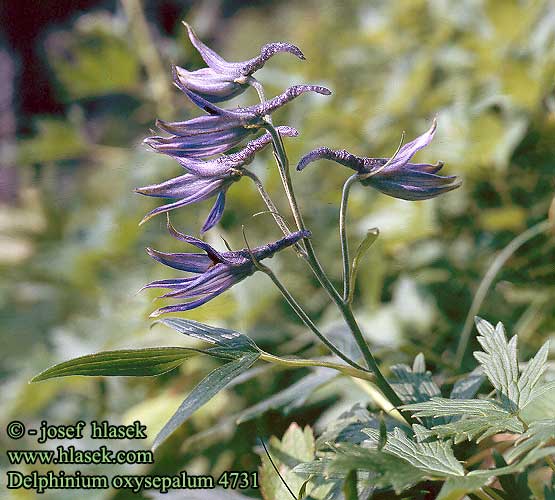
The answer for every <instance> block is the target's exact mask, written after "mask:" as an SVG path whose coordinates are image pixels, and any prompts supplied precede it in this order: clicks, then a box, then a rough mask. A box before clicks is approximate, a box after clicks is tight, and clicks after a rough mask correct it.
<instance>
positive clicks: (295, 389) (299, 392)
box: [235, 368, 337, 424]
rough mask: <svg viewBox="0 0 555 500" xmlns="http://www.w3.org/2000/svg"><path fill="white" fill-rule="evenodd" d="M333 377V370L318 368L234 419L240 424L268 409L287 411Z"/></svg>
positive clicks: (304, 400) (303, 401)
mask: <svg viewBox="0 0 555 500" xmlns="http://www.w3.org/2000/svg"><path fill="white" fill-rule="evenodd" d="M335 377H337V372H336V371H335V370H330V369H327V368H321V369H318V370H316V371H315V372H314V373H311V374H310V375H307V376H306V377H303V378H302V379H300V380H298V381H297V382H295V383H294V384H292V385H291V386H289V387H287V388H285V389H283V390H282V391H280V392H277V393H276V394H274V395H273V396H270V397H269V398H267V399H264V400H263V401H260V402H259V403H257V404H255V405H253V406H251V407H250V408H247V409H246V410H243V411H242V412H241V413H239V414H238V415H236V417H235V421H236V423H238V424H240V423H242V422H246V421H247V420H252V419H253V418H256V417H258V416H260V415H262V414H264V413H266V412H267V411H268V410H272V409H278V408H284V407H285V413H287V412H288V411H291V410H292V409H294V408H298V407H299V406H301V405H303V404H304V403H305V402H306V400H307V399H308V398H309V397H310V396H311V395H312V393H313V392H314V391H316V390H317V389H318V388H320V387H322V386H323V385H325V384H327V383H328V382H329V381H330V380H332V379H333V378H335Z"/></svg>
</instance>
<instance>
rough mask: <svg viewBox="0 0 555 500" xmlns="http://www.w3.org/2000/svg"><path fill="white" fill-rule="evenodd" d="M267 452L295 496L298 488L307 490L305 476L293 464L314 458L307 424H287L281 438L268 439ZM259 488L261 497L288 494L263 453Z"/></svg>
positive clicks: (311, 437) (288, 495)
mask: <svg viewBox="0 0 555 500" xmlns="http://www.w3.org/2000/svg"><path fill="white" fill-rule="evenodd" d="M269 445H270V446H269V453H270V455H271V457H272V460H273V461H274V464H275V465H276V466H277V468H278V470H279V471H280V474H281V475H282V477H283V479H284V480H285V482H286V483H287V485H288V486H289V487H290V488H291V490H292V491H293V493H295V495H296V496H298V493H299V491H300V490H301V488H303V487H304V488H305V491H306V492H307V493H308V494H310V490H311V487H310V485H305V479H304V477H303V476H301V475H300V474H297V473H296V472H294V470H293V469H294V467H295V466H296V465H298V464H299V463H301V462H310V461H312V460H314V436H313V434H312V430H311V429H310V427H308V426H307V427H305V428H304V429H301V428H300V427H299V426H298V425H297V424H295V423H293V424H291V425H290V426H289V428H288V429H287V431H286V432H285V434H284V435H283V438H282V439H281V441H280V440H279V439H277V438H276V437H275V436H274V437H272V438H270V440H269ZM260 489H261V492H262V494H263V496H264V498H268V499H273V498H276V499H277V498H284V499H285V498H290V497H291V495H290V493H289V492H288V491H287V488H286V487H285V485H284V484H283V482H282V480H281V479H280V477H279V476H278V475H277V473H276V471H275V470H274V468H273V466H272V464H271V463H270V461H269V459H268V457H266V455H262V467H261V470H260Z"/></svg>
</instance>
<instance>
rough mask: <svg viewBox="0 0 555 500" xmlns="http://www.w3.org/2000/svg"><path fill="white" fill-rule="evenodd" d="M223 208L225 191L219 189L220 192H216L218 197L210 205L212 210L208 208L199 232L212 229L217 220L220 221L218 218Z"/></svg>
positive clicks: (202, 232) (220, 216)
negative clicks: (208, 211) (212, 204)
mask: <svg viewBox="0 0 555 500" xmlns="http://www.w3.org/2000/svg"><path fill="white" fill-rule="evenodd" d="M224 208H225V191H220V193H219V194H218V198H217V199H216V203H215V204H214V206H213V207H212V210H210V213H209V214H208V218H207V219H206V221H205V222H204V224H203V226H202V228H201V230H200V234H204V233H205V232H206V231H208V230H210V229H212V228H213V227H214V226H215V225H216V224H217V223H218V222H220V219H221V218H222V215H223V213H224Z"/></svg>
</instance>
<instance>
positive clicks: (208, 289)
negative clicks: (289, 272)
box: [143, 221, 310, 317]
mask: <svg viewBox="0 0 555 500" xmlns="http://www.w3.org/2000/svg"><path fill="white" fill-rule="evenodd" d="M168 230H169V232H170V234H171V235H172V236H173V237H175V238H177V239H178V240H181V241H183V242H185V243H189V244H191V245H193V246H196V247H197V248H200V249H201V250H204V252H205V253H204V254H202V253H163V252H158V251H157V250H153V249H151V248H147V252H148V254H149V255H150V256H151V257H152V258H153V259H155V260H157V261H158V262H161V263H162V264H164V265H166V266H169V267H172V268H174V269H178V270H180V271H186V272H189V273H194V274H197V275H198V276H194V277H191V278H176V279H167V280H158V281H153V282H152V283H149V284H148V285H145V286H144V287H143V289H145V288H165V289H168V290H171V291H170V292H168V293H166V294H165V295H162V297H160V298H173V299H192V300H190V301H189V302H185V303H181V304H176V305H172V306H166V307H161V308H160V309H157V310H156V311H154V312H153V313H152V314H151V315H150V316H151V317H156V316H160V315H161V314H165V313H174V312H179V311H188V310H190V309H195V308H196V307H199V306H201V305H202V304H205V303H206V302H208V301H209V300H212V299H213V298H214V297H217V296H218V295H220V294H222V293H223V292H225V291H226V290H228V289H229V288H231V287H232V286H233V285H235V284H237V283H239V282H240V281H242V280H244V279H245V278H246V277H248V276H250V275H251V274H253V273H254V272H255V271H256V270H257V268H256V264H255V262H254V261H253V259H252V257H251V253H252V255H254V257H255V259H256V260H257V261H260V260H262V259H266V258H269V257H272V256H273V255H274V254H275V253H276V252H278V251H280V250H283V249H284V248H287V247H289V246H291V245H294V244H295V243H297V242H298V241H299V240H301V239H302V238H309V237H310V232H309V231H297V232H295V233H291V234H290V235H288V236H285V237H283V238H281V239H280V240H277V241H275V242H273V243H268V244H267V245H262V246H259V247H256V248H253V249H252V250H251V252H249V251H248V249H243V250H237V251H234V252H218V251H217V250H215V249H214V248H213V247H212V246H210V245H209V244H208V243H205V242H204V241H202V240H199V239H197V238H194V237H192V236H187V235H185V234H182V233H180V232H179V231H176V230H175V229H174V228H173V227H172V226H171V224H170V223H169V221H168Z"/></svg>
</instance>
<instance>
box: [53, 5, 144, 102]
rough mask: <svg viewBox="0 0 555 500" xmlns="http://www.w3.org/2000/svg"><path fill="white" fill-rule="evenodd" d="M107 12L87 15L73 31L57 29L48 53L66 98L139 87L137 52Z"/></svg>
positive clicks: (90, 95)
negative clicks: (113, 24)
mask: <svg viewBox="0 0 555 500" xmlns="http://www.w3.org/2000/svg"><path fill="white" fill-rule="evenodd" d="M114 22H115V20H114V19H110V18H109V17H108V16H106V15H98V16H89V17H88V18H87V19H86V22H82V23H80V24H78V25H77V30H76V31H75V32H65V33H64V32H60V33H57V34H56V35H55V37H53V38H52V39H51V40H50V43H49V44H47V54H48V58H49V60H50V63H51V64H52V68H53V69H54V72H55V75H56V78H57V79H58V81H59V82H60V84H61V85H62V87H63V90H64V93H65V94H66V95H67V99H69V100H71V99H80V98H84V97H93V96H101V95H105V94H111V93H114V92H122V93H124V92H133V91H134V90H137V89H138V88H139V86H138V82H139V70H140V66H139V61H138V58H137V53H136V51H135V50H134V48H133V47H132V45H131V44H130V43H129V42H130V41H131V40H129V39H128V38H127V39H126V36H125V35H124V34H123V33H121V32H120V33H118V32H117V30H113V29H110V24H111V23H114Z"/></svg>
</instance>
